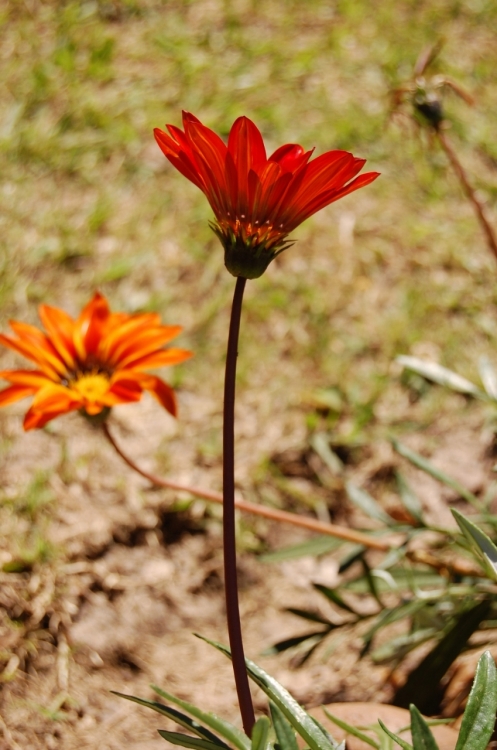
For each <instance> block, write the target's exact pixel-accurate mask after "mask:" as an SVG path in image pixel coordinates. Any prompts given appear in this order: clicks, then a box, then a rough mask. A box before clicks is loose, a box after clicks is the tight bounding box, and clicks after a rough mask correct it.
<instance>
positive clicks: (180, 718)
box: [111, 690, 229, 748]
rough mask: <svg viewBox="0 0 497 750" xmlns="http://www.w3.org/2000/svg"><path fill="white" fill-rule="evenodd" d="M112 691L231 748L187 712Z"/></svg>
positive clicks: (216, 743)
mask: <svg viewBox="0 0 497 750" xmlns="http://www.w3.org/2000/svg"><path fill="white" fill-rule="evenodd" d="M111 693H113V694H114V695H118V696H119V697H120V698H125V699H126V700H128V701H132V702H133V703H138V705H140V706H145V707H146V708H151V709H152V711H156V712H157V713H159V714H162V716H167V717H168V719H172V720H173V721H175V722H176V724H179V725H180V726H182V727H183V728H184V729H189V730H190V731H192V732H194V733H195V734H197V735H198V736H199V737H201V738H203V739H204V740H208V741H210V742H212V743H214V744H215V745H217V746H218V747H224V748H229V745H226V743H224V742H223V741H222V740H220V739H219V737H217V736H216V735H215V734H213V733H212V732H210V731H209V730H208V729H207V728H206V727H203V726H202V725H201V724H198V723H197V722H196V721H195V720H194V719H190V717H189V716H185V714H182V713H181V712H180V711H177V710H176V709H175V708H170V707H169V706H164V705H163V704H162V703H158V702H157V701H148V700H145V698H135V696H134V695H126V694H125V693H118V692H117V691H116V690H111Z"/></svg>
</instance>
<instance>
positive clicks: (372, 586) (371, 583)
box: [361, 557, 393, 609]
mask: <svg viewBox="0 0 497 750" xmlns="http://www.w3.org/2000/svg"><path fill="white" fill-rule="evenodd" d="M361 563H362V567H363V570H364V578H365V579H366V583H367V584H368V588H369V591H370V593H371V596H372V597H373V598H374V599H376V601H377V602H378V604H379V605H380V607H381V608H382V609H383V608H384V604H383V602H382V601H381V599H380V594H379V592H378V587H377V585H376V581H375V580H374V576H373V574H372V572H371V568H370V567H369V565H368V562H367V560H366V558H365V557H363V558H362V560H361ZM385 575H387V574H385ZM392 580H393V579H392Z"/></svg>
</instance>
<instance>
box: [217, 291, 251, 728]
mask: <svg viewBox="0 0 497 750" xmlns="http://www.w3.org/2000/svg"><path fill="white" fill-rule="evenodd" d="M246 281H247V280H246V279H244V278H242V277H238V278H237V280H236V286H235V293H234V295H233V305H232V308H231V320H230V328H229V335H228V350H227V353H226V372H225V379H224V419H223V548H224V588H225V596H226V617H227V621H228V636H229V642H230V648H231V658H232V661H233V672H234V675H235V684H236V692H237V694H238V703H239V706H240V713H241V715H242V722H243V728H244V730H245V734H246V735H247V736H248V737H251V736H252V729H253V726H254V724H255V716H254V708H253V705H252V696H251V695H250V688H249V683H248V677H247V670H246V668H245V654H244V652H243V640H242V628H241V622H240V609H239V606H238V580H237V574H236V537H235V382H236V359H237V356H238V337H239V333H240V317H241V313H242V301H243V292H244V290H245V283H246Z"/></svg>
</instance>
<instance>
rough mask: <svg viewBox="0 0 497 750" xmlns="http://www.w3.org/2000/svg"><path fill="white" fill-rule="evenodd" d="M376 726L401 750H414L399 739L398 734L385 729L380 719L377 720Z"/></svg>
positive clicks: (407, 743)
mask: <svg viewBox="0 0 497 750" xmlns="http://www.w3.org/2000/svg"><path fill="white" fill-rule="evenodd" d="M378 724H379V725H380V727H381V728H382V729H383V731H384V732H385V734H387V735H388V736H389V737H390V738H391V739H392V740H393V741H394V742H396V743H397V745H400V746H401V748H402V750H414V748H413V746H412V745H410V744H409V742H406V741H405V740H403V739H402V737H399V735H398V734H394V733H393V732H391V731H390V730H389V729H387V727H386V726H385V725H384V723H383V722H382V720H381V719H378Z"/></svg>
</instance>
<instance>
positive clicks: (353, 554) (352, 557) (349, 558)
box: [338, 544, 366, 573]
mask: <svg viewBox="0 0 497 750" xmlns="http://www.w3.org/2000/svg"><path fill="white" fill-rule="evenodd" d="M365 551H366V547H364V546H363V545H362V544H354V546H353V547H352V549H349V551H348V553H347V554H346V555H345V557H342V559H341V560H340V564H339V566H338V572H339V573H345V571H346V570H348V569H349V568H350V567H351V566H352V565H353V564H354V563H355V562H357V560H360V559H361V557H362V556H363V554H364V553H365Z"/></svg>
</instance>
